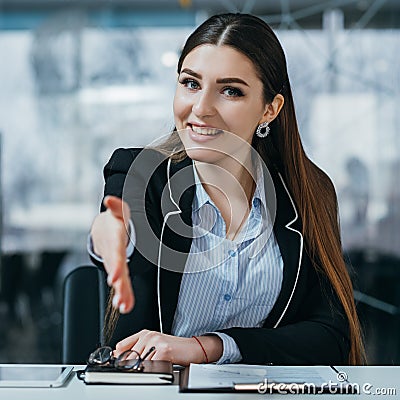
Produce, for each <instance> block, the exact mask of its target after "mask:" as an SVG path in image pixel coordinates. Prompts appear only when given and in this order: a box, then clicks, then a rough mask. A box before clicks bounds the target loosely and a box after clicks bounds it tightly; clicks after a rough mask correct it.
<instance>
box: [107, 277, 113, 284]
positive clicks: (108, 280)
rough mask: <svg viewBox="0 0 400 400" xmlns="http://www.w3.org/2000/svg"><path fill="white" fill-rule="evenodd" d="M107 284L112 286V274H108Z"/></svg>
mask: <svg viewBox="0 0 400 400" xmlns="http://www.w3.org/2000/svg"><path fill="white" fill-rule="evenodd" d="M107 284H108V286H112V278H111V275H108V276H107Z"/></svg>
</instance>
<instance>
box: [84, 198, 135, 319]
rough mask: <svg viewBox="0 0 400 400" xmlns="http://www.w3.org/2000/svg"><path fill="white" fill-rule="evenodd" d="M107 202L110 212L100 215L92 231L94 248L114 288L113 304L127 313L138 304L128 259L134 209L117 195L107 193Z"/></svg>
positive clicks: (108, 280) (108, 281)
mask: <svg viewBox="0 0 400 400" xmlns="http://www.w3.org/2000/svg"><path fill="white" fill-rule="evenodd" d="M103 204H104V206H105V207H106V211H104V212H102V213H100V214H99V215H97V216H96V218H95V219H94V222H93V225H92V229H91V232H90V234H91V237H92V242H93V250H94V252H95V253H96V254H97V255H99V256H100V257H101V258H102V259H103V265H104V268H105V270H106V272H107V275H108V276H107V283H108V285H109V286H112V287H113V288H114V291H115V294H114V298H113V306H114V307H115V308H118V309H119V311H120V312H121V313H122V314H124V313H128V312H129V311H131V310H132V308H133V306H134V304H135V296H134V293H133V289H132V284H131V279H130V277H129V268H128V264H127V262H126V247H127V244H128V241H129V237H128V225H129V219H130V210H129V206H128V205H127V204H126V202H124V201H123V200H121V199H120V198H118V197H115V196H106V197H105V198H104V200H103Z"/></svg>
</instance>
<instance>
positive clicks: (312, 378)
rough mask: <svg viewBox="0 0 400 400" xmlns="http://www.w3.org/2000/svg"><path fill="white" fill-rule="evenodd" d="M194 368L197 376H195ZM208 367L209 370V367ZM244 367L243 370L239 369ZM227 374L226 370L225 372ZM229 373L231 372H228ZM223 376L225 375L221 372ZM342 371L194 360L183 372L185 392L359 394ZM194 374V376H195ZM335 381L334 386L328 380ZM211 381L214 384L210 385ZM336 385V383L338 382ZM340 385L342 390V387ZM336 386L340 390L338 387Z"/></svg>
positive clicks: (331, 368) (183, 389)
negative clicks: (341, 377) (342, 377)
mask: <svg viewBox="0 0 400 400" xmlns="http://www.w3.org/2000/svg"><path fill="white" fill-rule="evenodd" d="M191 368H192V370H193V371H194V375H195V377H196V378H197V381H196V379H195V380H193V379H192V380H191V374H190V372H191ZM202 370H203V371H205V374H207V373H209V374H210V376H213V377H214V376H215V375H218V373H220V372H221V371H222V372H228V373H229V372H230V371H231V372H232V371H234V372H232V374H236V375H237V376H236V377H235V376H233V377H232V379H231V380H230V379H229V376H228V377H225V376H224V377H223V378H221V379H220V380H219V379H218V378H215V379H214V378H212V379H210V381H209V382H207V379H201V378H199V375H197V373H198V372H199V371H200V373H202ZM207 370H208V371H207ZM236 371H242V372H236ZM225 375H226V374H225ZM228 375H229V374H228ZM221 376H222V375H221ZM337 377H338V371H337V370H336V369H335V368H334V367H330V366H305V367H302V366H276V365H273V366H269V365H268V366H261V365H258V366H254V365H244V364H225V365H215V364H191V365H190V366H188V367H186V368H185V369H184V370H183V371H181V373H180V377H179V378H180V379H179V392H181V393H259V394H274V393H279V394H293V393H296V394H335V393H337V394H353V395H354V394H358V391H357V390H359V387H358V385H357V384H351V383H350V382H348V381H347V378H346V380H344V381H341V380H338V379H337ZM192 378H193V376H192ZM329 381H330V382H331V386H329V385H328V384H327V382H329ZM207 383H210V385H207ZM335 385H336V386H335ZM339 388H340V390H338V389H339ZM334 389H336V391H335V390H334Z"/></svg>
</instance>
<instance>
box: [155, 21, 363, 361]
mask: <svg viewBox="0 0 400 400" xmlns="http://www.w3.org/2000/svg"><path fill="white" fill-rule="evenodd" d="M202 44H213V45H227V46H231V47H233V48H235V49H236V50H238V51H240V52H241V53H243V54H244V55H246V56H247V57H248V58H249V59H250V60H251V61H252V62H253V64H254V66H255V68H256V71H257V73H258V75H259V78H260V79H261V81H262V82H263V86H264V100H265V102H266V103H270V102H271V101H272V100H273V99H274V97H275V96H276V95H277V94H278V93H281V94H282V95H283V96H284V99H285V102H284V106H283V108H282V110H281V111H280V113H279V115H278V117H277V118H276V119H275V120H274V121H273V122H272V123H271V124H270V129H271V133H270V135H269V136H268V138H266V139H260V138H258V137H257V136H256V135H254V139H253V147H254V148H255V149H256V150H257V151H258V153H259V154H260V155H261V157H262V158H263V160H264V162H265V163H266V164H267V165H273V166H274V167H275V168H277V169H278V170H279V171H280V172H281V174H282V175H283V176H284V178H285V180H286V182H287V185H288V187H289V190H290V192H291V194H292V196H293V198H294V201H295V203H296V205H297V207H298V210H299V213H300V216H301V219H302V223H303V235H304V239H305V244H306V246H305V247H306V251H307V252H308V253H309V255H310V258H311V260H312V262H313V265H314V267H315V268H316V269H317V270H318V271H322V272H323V273H324V274H326V276H327V277H328V279H329V281H330V283H331V285H332V287H333V289H334V290H335V292H336V294H337V296H338V298H339V300H340V302H341V304H342V306H343V309H344V312H345V314H346V316H347V320H348V323H349V330H350V353H349V363H350V364H354V365H356V364H363V363H365V362H366V357H365V351H364V346H363V340H362V333H361V328H360V323H359V320H358V316H357V312H356V306H355V303H354V297H353V287H352V283H351V280H350V276H349V273H348V271H347V267H346V264H345V262H344V259H343V254H342V246H341V240H340V229H339V219H338V204H337V198H336V193H335V189H334V186H333V184H332V182H331V180H330V179H329V177H328V176H327V175H326V174H325V173H324V172H323V171H322V170H321V169H320V168H318V167H317V166H316V165H315V164H314V163H313V162H312V161H311V160H310V159H309V158H308V157H307V155H306V153H305V151H304V148H303V145H302V142H301V139H300V134H299V129H298V125H297V119H296V114H295V108H294V102H293V96H292V92H291V88H290V82H289V77H288V73H287V66H286V59H285V55H284V52H283V49H282V46H281V45H280V43H279V40H278V39H277V37H276V36H275V34H274V32H273V31H272V29H271V28H270V27H269V26H268V25H267V24H266V23H265V22H264V21H262V20H261V19H260V18H257V17H255V16H252V15H248V14H221V15H215V16H212V17H211V18H209V19H208V20H207V21H205V22H204V23H203V24H202V25H200V26H199V27H198V28H197V29H196V30H195V31H194V32H193V33H192V34H191V35H190V36H189V38H188V39H187V41H186V44H185V46H184V48H183V50H182V53H181V56H180V59H179V62H178V73H180V70H181V67H182V63H183V61H184V59H185V57H186V56H187V55H188V54H189V53H190V52H191V51H192V50H193V49H194V48H195V47H197V46H200V45H202ZM178 142H179V137H178V134H177V132H173V133H172V134H171V136H170V138H169V139H168V140H167V142H166V143H165V144H164V145H163V146H161V147H160V149H161V148H164V149H165V150H167V149H172V148H174V147H175V146H176V144H177V143H178ZM183 157H185V153H184V151H181V152H180V153H179V154H175V155H174V158H175V159H182V158H183Z"/></svg>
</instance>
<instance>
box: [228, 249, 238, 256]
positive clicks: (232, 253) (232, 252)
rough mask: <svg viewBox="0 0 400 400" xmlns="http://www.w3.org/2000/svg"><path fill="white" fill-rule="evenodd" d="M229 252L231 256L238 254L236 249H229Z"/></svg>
mask: <svg viewBox="0 0 400 400" xmlns="http://www.w3.org/2000/svg"><path fill="white" fill-rule="evenodd" d="M228 254H229V256H230V257H235V256H236V251H234V250H229V251H228Z"/></svg>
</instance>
